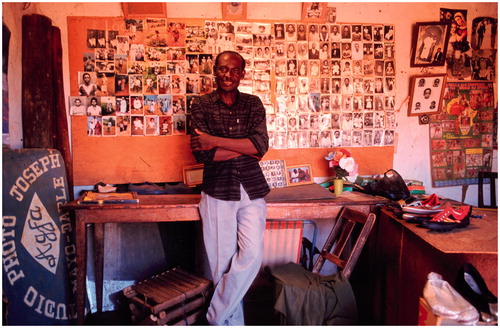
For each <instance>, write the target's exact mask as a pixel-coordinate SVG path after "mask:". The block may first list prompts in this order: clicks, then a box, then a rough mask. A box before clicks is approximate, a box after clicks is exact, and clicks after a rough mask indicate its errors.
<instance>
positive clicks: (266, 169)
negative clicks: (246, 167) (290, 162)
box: [259, 159, 287, 188]
mask: <svg viewBox="0 0 500 328" xmlns="http://www.w3.org/2000/svg"><path fill="white" fill-rule="evenodd" d="M259 165H260V167H261V169H262V173H263V174H264V177H265V178H266V181H267V185H268V186H269V188H283V187H286V186H287V179H286V172H285V170H286V165H285V161H284V160H281V159H273V160H269V161H260V162H259Z"/></svg>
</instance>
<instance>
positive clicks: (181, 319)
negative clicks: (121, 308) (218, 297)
mask: <svg viewBox="0 0 500 328" xmlns="http://www.w3.org/2000/svg"><path fill="white" fill-rule="evenodd" d="M211 287H212V282H211V281H210V280H207V279H204V278H200V277H197V276H194V275H192V274H190V273H188V272H186V271H183V270H181V269H178V268H176V269H172V270H168V271H166V272H163V273H161V274H158V275H156V276H154V277H151V278H149V279H146V280H144V281H141V282H138V283H136V284H134V285H132V286H130V287H127V288H125V289H124V290H123V294H124V295H125V296H126V297H127V298H128V299H129V301H130V310H131V313H132V321H133V322H134V323H136V324H138V325H169V326H170V325H178V326H182V325H186V326H187V325H191V324H193V323H195V322H196V321H197V320H198V319H199V318H200V316H201V315H203V314H205V313H206V306H207V304H208V301H209V298H208V296H209V293H210V292H211Z"/></svg>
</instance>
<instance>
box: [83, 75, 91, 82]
mask: <svg viewBox="0 0 500 328" xmlns="http://www.w3.org/2000/svg"><path fill="white" fill-rule="evenodd" d="M83 82H84V83H85V84H90V75H89V74H84V75H83Z"/></svg>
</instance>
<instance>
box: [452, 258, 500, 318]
mask: <svg viewBox="0 0 500 328" xmlns="http://www.w3.org/2000/svg"><path fill="white" fill-rule="evenodd" d="M455 289H456V291H457V292H459V293H460V295H462V296H463V297H464V298H465V299H466V300H467V301H469V302H470V303H471V304H472V305H473V306H474V307H475V308H476V309H477V310H478V311H479V312H485V313H491V311H490V304H497V303H498V298H497V297H496V296H495V295H493V293H492V292H491V291H490V290H489V289H488V286H486V283H485V282H484V279H483V277H482V276H481V274H480V273H479V272H478V271H477V269H476V268H475V267H474V266H473V265H472V264H470V263H466V264H464V265H463V266H462V267H461V268H460V270H459V272H458V274H457V278H456V280H455ZM491 314H494V313H491Z"/></svg>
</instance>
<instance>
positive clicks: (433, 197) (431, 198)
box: [420, 194, 441, 206]
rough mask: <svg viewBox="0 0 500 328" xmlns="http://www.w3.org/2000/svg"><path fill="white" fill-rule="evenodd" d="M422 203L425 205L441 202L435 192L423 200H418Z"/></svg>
mask: <svg viewBox="0 0 500 328" xmlns="http://www.w3.org/2000/svg"><path fill="white" fill-rule="evenodd" d="M420 203H421V204H422V205H427V206H436V205H439V204H441V202H440V201H439V197H438V196H437V195H436V194H432V195H430V196H429V197H427V198H426V199H425V200H423V201H421V202H420Z"/></svg>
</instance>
